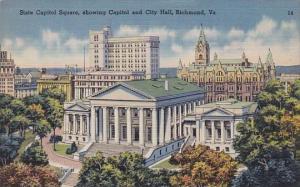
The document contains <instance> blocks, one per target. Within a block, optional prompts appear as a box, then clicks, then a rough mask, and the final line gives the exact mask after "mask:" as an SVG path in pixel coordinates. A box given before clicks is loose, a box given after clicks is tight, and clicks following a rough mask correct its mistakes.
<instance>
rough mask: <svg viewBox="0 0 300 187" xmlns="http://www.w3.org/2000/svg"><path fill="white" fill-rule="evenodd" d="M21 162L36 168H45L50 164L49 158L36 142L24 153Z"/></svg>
mask: <svg viewBox="0 0 300 187" xmlns="http://www.w3.org/2000/svg"><path fill="white" fill-rule="evenodd" d="M21 162H23V163H25V164H31V165H34V166H45V165H47V164H48V157H47V154H46V152H45V151H44V150H43V149H41V147H40V146H39V142H34V143H32V145H31V146H30V147H28V148H27V149H26V150H25V151H24V152H23V153H22V155H21Z"/></svg>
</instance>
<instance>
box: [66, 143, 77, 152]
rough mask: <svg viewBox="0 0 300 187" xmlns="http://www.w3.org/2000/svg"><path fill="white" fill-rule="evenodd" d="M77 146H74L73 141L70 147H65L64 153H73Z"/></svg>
mask: <svg viewBox="0 0 300 187" xmlns="http://www.w3.org/2000/svg"><path fill="white" fill-rule="evenodd" d="M77 149H78V148H77V146H76V143H75V142H73V143H72V144H71V147H68V148H67V149H66V154H68V155H70V154H73V153H75V152H76V151H77Z"/></svg>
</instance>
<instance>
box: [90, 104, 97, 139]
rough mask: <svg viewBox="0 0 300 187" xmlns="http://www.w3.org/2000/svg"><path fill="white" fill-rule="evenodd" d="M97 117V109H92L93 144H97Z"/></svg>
mask: <svg viewBox="0 0 300 187" xmlns="http://www.w3.org/2000/svg"><path fill="white" fill-rule="evenodd" d="M95 117H96V115H95V107H94V106H92V107H91V142H96V118H95Z"/></svg>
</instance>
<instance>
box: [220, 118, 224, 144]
mask: <svg viewBox="0 0 300 187" xmlns="http://www.w3.org/2000/svg"><path fill="white" fill-rule="evenodd" d="M220 122H221V143H222V144H223V143H225V127H224V125H225V124H224V121H220Z"/></svg>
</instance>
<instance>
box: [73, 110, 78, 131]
mask: <svg viewBox="0 0 300 187" xmlns="http://www.w3.org/2000/svg"><path fill="white" fill-rule="evenodd" d="M76 133H77V122H76V114H73V134H76Z"/></svg>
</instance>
